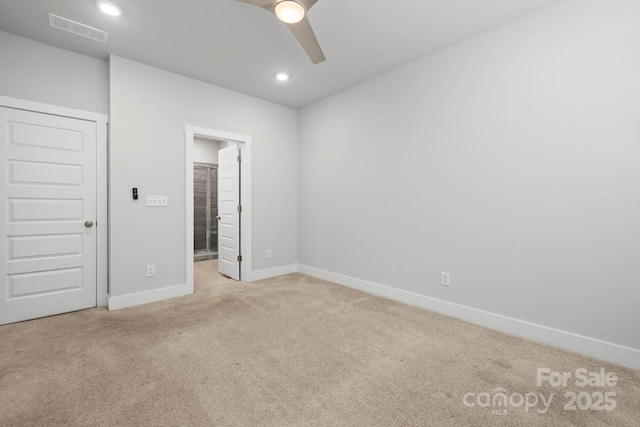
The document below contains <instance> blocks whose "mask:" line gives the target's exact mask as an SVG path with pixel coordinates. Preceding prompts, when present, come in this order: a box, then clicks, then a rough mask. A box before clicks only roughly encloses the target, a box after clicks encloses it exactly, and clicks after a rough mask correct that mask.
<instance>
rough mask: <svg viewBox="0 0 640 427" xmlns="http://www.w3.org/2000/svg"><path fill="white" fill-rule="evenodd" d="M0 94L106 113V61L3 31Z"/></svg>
mask: <svg viewBox="0 0 640 427" xmlns="http://www.w3.org/2000/svg"><path fill="white" fill-rule="evenodd" d="M0 64H2V68H1V69H0V95H5V96H10V97H13V98H20V99H27V100H29V101H36V102H42V103H45V104H53V105H61V106H63V107H69V108H75V109H78V110H85V111H92V112H96V113H103V114H106V113H107V111H108V105H109V102H108V99H109V98H108V96H109V93H108V85H109V67H108V64H107V62H106V61H102V60H100V59H96V58H91V57H89V56H85V55H80V54H78V53H74V52H70V51H68V50H64V49H60V48H57V47H53V46H50V45H47V44H43V43H40V42H36V41H33V40H30V39H26V38H24V37H19V36H16V35H13V34H9V33H5V32H3V31H0Z"/></svg>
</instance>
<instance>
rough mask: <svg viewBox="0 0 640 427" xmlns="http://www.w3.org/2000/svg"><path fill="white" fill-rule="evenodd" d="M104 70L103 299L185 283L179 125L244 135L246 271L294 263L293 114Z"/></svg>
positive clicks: (201, 87) (114, 61)
mask: <svg viewBox="0 0 640 427" xmlns="http://www.w3.org/2000/svg"><path fill="white" fill-rule="evenodd" d="M110 76H111V84H110V119H111V134H110V135H111V138H110V139H111V140H110V153H109V154H110V169H111V175H110V182H109V184H110V227H111V228H110V232H111V240H110V243H111V244H110V256H111V258H110V283H111V297H122V296H126V295H131V294H134V293H137V292H145V291H153V290H158V289H163V288H167V287H171V286H176V285H181V284H184V283H185V274H186V265H185V253H186V248H185V240H186V236H185V212H184V211H185V170H184V168H185V146H184V144H185V131H184V127H185V124H189V125H193V126H198V127H204V128H211V129H216V130H222V131H226V132H231V133H236V134H242V135H248V136H251V137H253V144H252V164H253V169H252V178H253V180H252V181H253V183H252V194H253V200H252V207H253V223H252V232H253V254H252V256H253V260H252V262H253V270H254V271H256V270H264V269H268V268H275V267H281V266H287V265H291V264H295V263H296V261H297V258H296V255H297V247H296V246H297V234H296V233H297V230H296V223H297V209H296V208H297V193H296V187H297V185H296V183H297V166H296V163H297V147H296V142H297V112H296V111H295V110H292V109H290V108H286V107H282V106H278V105H275V104H272V103H269V102H266V101H263V100H260V99H257V98H253V97H250V96H246V95H242V94H239V93H237V92H233V91H230V90H227V89H223V88H220V87H217V86H212V85H209V84H206V83H202V82H199V81H196V80H192V79H189V78H186V77H183V76H179V75H176V74H172V73H169V72H166V71H162V70H159V69H156V68H152V67H149V66H145V65H142V64H139V63H136V62H133V61H129V60H126V59H123V58H119V57H114V56H112V57H111V60H110ZM132 187H138V190H139V192H140V200H139V201H133V200H132V198H131V188H132ZM149 194H154V195H168V197H169V206H168V207H167V208H147V207H146V206H145V204H144V203H143V201H144V200H145V198H146V195H149ZM267 249H272V250H273V259H272V260H267V259H266V256H265V255H266V250H267ZM147 264H155V265H156V277H155V278H152V279H147V278H146V277H145V273H146V272H145V266H146V265H147Z"/></svg>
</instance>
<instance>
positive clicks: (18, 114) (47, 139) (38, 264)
mask: <svg viewBox="0 0 640 427" xmlns="http://www.w3.org/2000/svg"><path fill="white" fill-rule="evenodd" d="M96 131H97V129H96V123H95V122H91V121H85V120H79V119H71V118H66V117H59V116H54V115H49V114H42V113H35V112H30V111H23V110H17V109H12V108H5V107H0V163H1V164H2V177H1V181H2V182H1V184H0V212H2V216H1V217H0V218H1V220H0V222H1V224H0V240H1V243H0V267H1V270H0V281H1V282H0V292H2V294H1V295H0V324H5V323H12V322H18V321H22V320H28V319H34V318H37V317H44V316H50V315H54V314H59V313H65V312H69V311H74V310H80V309H84V308H89V307H95V306H96V230H95V225H93V224H92V222H94V221H95V218H96ZM85 221H89V222H87V223H86V224H85Z"/></svg>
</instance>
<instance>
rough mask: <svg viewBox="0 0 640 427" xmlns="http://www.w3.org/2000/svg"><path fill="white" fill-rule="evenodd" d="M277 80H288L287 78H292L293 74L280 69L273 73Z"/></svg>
mask: <svg viewBox="0 0 640 427" xmlns="http://www.w3.org/2000/svg"><path fill="white" fill-rule="evenodd" d="M273 76H274V77H275V78H276V80H278V81H281V82H286V81H287V80H289V79H290V78H291V74H289V73H286V72H284V71H280V72H278V73H275V74H274V75H273Z"/></svg>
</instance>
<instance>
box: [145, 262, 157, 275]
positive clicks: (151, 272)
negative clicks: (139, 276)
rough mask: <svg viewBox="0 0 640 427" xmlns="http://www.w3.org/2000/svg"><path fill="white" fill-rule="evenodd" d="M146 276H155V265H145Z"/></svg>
mask: <svg viewBox="0 0 640 427" xmlns="http://www.w3.org/2000/svg"><path fill="white" fill-rule="evenodd" d="M147 277H156V266H155V264H154V265H147Z"/></svg>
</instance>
